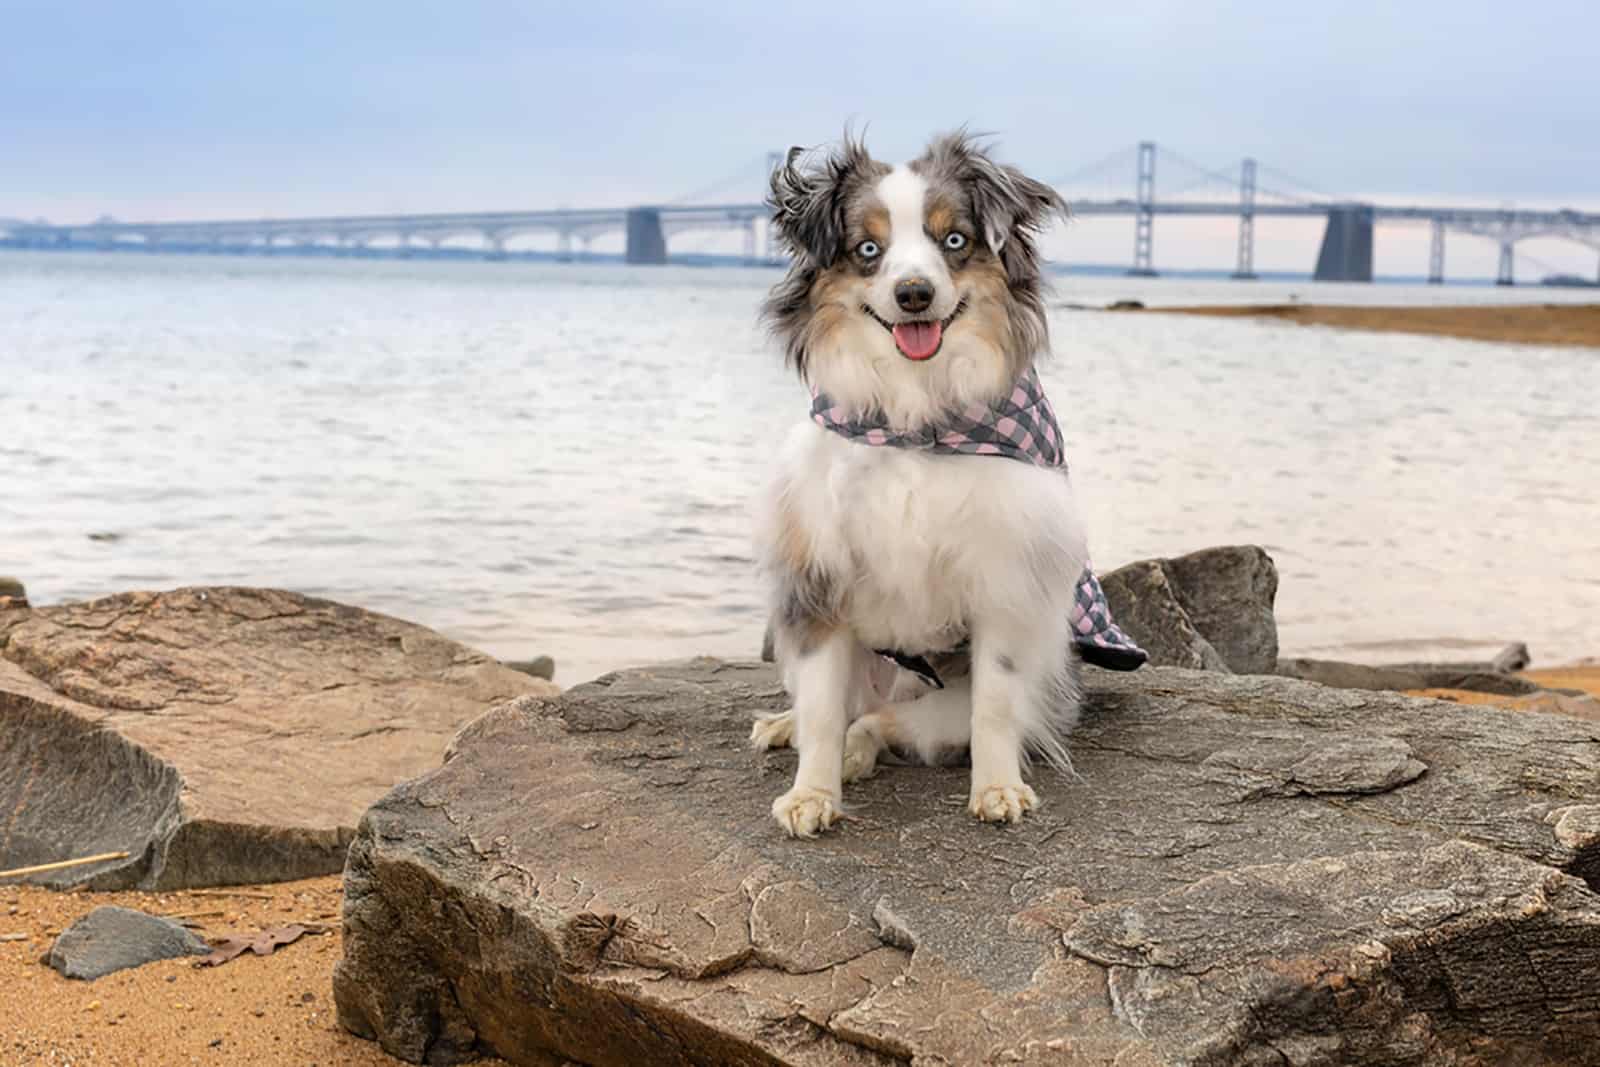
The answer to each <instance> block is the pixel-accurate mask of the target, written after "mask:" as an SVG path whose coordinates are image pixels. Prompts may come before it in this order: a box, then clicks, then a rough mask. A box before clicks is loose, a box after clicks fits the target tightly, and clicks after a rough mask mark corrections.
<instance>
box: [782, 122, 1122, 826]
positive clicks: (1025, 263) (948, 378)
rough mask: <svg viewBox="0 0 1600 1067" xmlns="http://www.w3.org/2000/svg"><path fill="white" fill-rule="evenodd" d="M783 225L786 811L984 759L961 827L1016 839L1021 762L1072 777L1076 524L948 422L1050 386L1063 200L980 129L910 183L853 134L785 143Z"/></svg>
mask: <svg viewBox="0 0 1600 1067" xmlns="http://www.w3.org/2000/svg"><path fill="white" fill-rule="evenodd" d="M768 206H769V207H770V208H771V210H772V223H773V226H774V233H775V235H776V236H777V237H778V238H779V239H780V241H781V242H782V244H783V245H784V246H785V247H786V249H787V251H788V252H789V253H790V254H791V256H792V259H791V265H790V266H789V268H788V271H787V273H786V275H785V276H784V278H783V279H782V280H781V281H780V282H779V283H778V284H777V285H776V286H774V287H773V289H772V291H771V293H770V294H769V295H768V298H767V300H766V302H765V304H764V306H763V309H762V315H763V318H764V320H765V322H766V324H767V325H768V327H769V329H770V330H771V331H772V333H773V334H774V335H775V337H776V338H777V339H778V340H779V341H780V342H781V344H782V347H783V349H784V352H785V356H786V361H787V363H788V365H789V366H790V367H791V368H793V369H794V370H795V371H797V372H798V374H799V375H800V377H801V378H802V379H803V380H804V381H805V382H806V383H807V384H808V385H809V386H810V387H811V389H812V392H813V398H814V403H813V412H812V416H813V417H812V419H810V420H808V421H807V422H805V423H803V424H801V425H800V426H798V427H796V428H795V430H794V432H793V433H792V434H790V435H789V436H788V438H787V439H786V440H785V442H784V443H783V445H782V446H781V449H780V450H779V451H778V454H777V462H776V473H775V475H774V477H773V479H772V481H771V484H770V486H769V488H768V490H767V491H766V493H765V494H764V496H763V498H762V500H761V503H760V505H759V509H758V521H757V538H756V540H757V554H758V558H759V562H760V565H761V570H762V573H763V575H764V580H765V583H766V585H767V588H768V592H769V595H770V608H771V618H772V620H773V630H774V647H775V652H776V658H777V661H778V663H779V665H780V667H781V669H782V671H783V677H784V683H785V686H786V688H787V689H788V692H789V694H790V696H791V697H792V699H793V707H792V709H791V710H790V711H788V712H784V713H782V714H780V715H773V716H766V717H762V718H760V719H758V720H757V721H756V723H755V725H754V727H753V729H752V733H751V740H752V743H753V744H754V745H755V746H756V747H757V748H763V749H764V748H770V747H774V746H780V745H787V744H792V745H793V746H794V747H795V748H796V749H797V750H798V754H799V764H798V767H797V769H796V773H795V778H794V784H793V786H792V788H790V789H789V790H788V791H787V792H785V793H784V794H783V795H781V796H779V797H778V798H777V799H776V800H774V801H773V804H772V814H773V817H774V818H775V819H776V820H777V822H778V824H779V825H780V826H781V827H782V828H783V829H784V830H785V831H787V832H788V833H789V834H791V835H793V836H796V837H811V836H814V835H816V834H817V833H819V832H820V831H823V830H827V829H828V828H829V827H831V826H832V825H833V824H834V823H835V822H836V821H837V820H838V819H839V817H840V814H841V811H842V801H841V792H842V787H843V783H845V782H847V781H854V780H856V779H860V778H864V777H867V776H869V775H871V774H872V773H873V770H874V768H875V767H876V765H877V761H878V758H879V756H880V755H881V754H882V753H883V751H884V750H885V749H886V748H893V749H895V750H897V751H904V752H908V753H910V754H912V755H914V756H915V757H916V758H918V759H920V760H922V761H923V762H926V763H930V764H932V763H939V762H942V761H943V760H945V759H946V758H947V757H948V756H949V754H951V753H952V752H956V753H959V752H960V751H961V750H963V749H969V750H970V758H971V768H972V769H971V782H970V790H969V800H968V807H969V810H970V811H971V813H972V814H973V815H975V816H977V817H978V818H979V819H981V820H983V821H985V822H995V823H1015V822H1017V821H1019V820H1021V819H1022V817H1023V816H1024V814H1025V813H1026V812H1028V811H1030V810H1032V809H1033V808H1035V807H1036V806H1037V805H1038V804H1039V799H1038V796H1037V794H1036V793H1035V792H1034V790H1033V789H1032V788H1030V787H1029V786H1028V785H1027V784H1026V783H1025V782H1024V781H1023V771H1024V769H1025V767H1026V766H1027V765H1028V764H1029V762H1030V759H1031V758H1037V759H1041V760H1042V761H1043V762H1044V763H1046V764H1048V765H1052V766H1055V767H1058V768H1063V769H1069V768H1070V763H1069V759H1068V755H1067V748H1066V737H1067V735H1068V733H1069V731H1070V730H1071V728H1072V726H1073V725H1074V723H1075V722H1076V720H1077V716H1078V702H1079V697H1078V660H1077V656H1076V654H1075V652H1074V639H1075V636H1076V635H1075V634H1074V633H1073V631H1072V622H1071V616H1072V614H1073V608H1074V592H1075V582H1074V579H1075V578H1076V577H1077V576H1078V575H1080V574H1085V575H1088V574H1090V572H1089V570H1088V550H1087V546H1086V537H1085V532H1084V526H1083V522H1082V520H1081V518H1080V516H1079V511H1078V507H1077V504H1076V502H1075V500H1074V497H1073V492H1072V488H1071V485H1070V483H1069V481H1068V479H1067V477H1066V474H1065V472H1064V469H1063V468H1062V467H1060V466H1059V458H1057V459H1056V461H1055V463H1054V464H1050V463H1045V462H1040V461H1038V460H1037V459H1035V460H1034V461H1033V462H1014V461H1012V460H1011V459H1006V458H997V456H1002V457H1003V456H1004V455H1005V453H1004V452H997V451H995V450H994V449H993V448H992V447H989V446H988V445H987V444H986V443H985V442H983V441H979V442H978V443H977V445H973V443H972V441H971V440H967V441H966V445H965V446H964V445H962V444H959V443H958V444H955V445H951V446H950V448H949V449H941V448H939V447H938V446H939V444H940V443H941V442H944V443H946V444H948V443H949V441H948V439H949V437H950V432H949V426H950V425H951V420H952V418H954V417H956V416H957V414H958V413H962V412H971V411H978V412H983V411H1001V412H1005V411H1008V410H1009V409H1007V408H1006V405H1007V404H1009V403H1012V401H1013V399H1014V398H1016V397H1019V396H1023V395H1024V393H1023V387H1024V386H1025V385H1028V383H1032V385H1031V388H1034V389H1036V388H1037V378H1036V376H1035V375H1034V372H1033V367H1034V362H1035V360H1037V359H1040V358H1041V357H1043V356H1044V355H1046V354H1047V352H1048V348H1049V337H1048V328H1047V324H1046V320H1045V310H1044V302H1043V288H1044V287H1043V282H1042V278H1041V265H1040V256H1039V251H1038V246H1037V240H1038V237H1039V234H1040V233H1041V232H1042V230H1043V229H1044V228H1045V227H1046V226H1047V225H1049V224H1050V222H1051V221H1052V219H1053V218H1054V217H1057V216H1060V217H1063V218H1064V217H1065V216H1066V214H1067V209H1066V204H1065V203H1064V202H1063V200H1062V199H1061V197H1060V196H1059V195H1058V194H1057V193H1056V192H1055V191H1054V190H1053V189H1051V188H1050V187H1049V186H1048V185H1045V184H1043V183H1041V182H1039V181H1036V180H1034V179H1032V178H1030V177H1028V176H1027V175H1025V174H1023V173H1022V172H1021V171H1020V170H1018V169H1016V168H1015V167H1011V166H1007V165H1002V164H1000V163H998V162H996V161H995V160H994V159H992V158H991V156H990V154H989V150H988V148H987V146H985V145H984V144H983V143H981V142H979V141H978V140H977V139H975V138H973V137H971V136H969V135H967V134H966V133H965V132H958V133H955V134H951V135H947V136H943V137H939V138H937V139H935V140H934V141H932V143H931V144H929V145H928V147H927V149H926V151H925V152H924V153H923V154H922V155H921V156H919V157H918V158H916V159H914V160H912V161H911V162H909V163H905V164H901V165H898V166H890V165H888V164H885V163H881V162H879V161H877V160H875V159H873V158H872V157H871V155H870V154H869V153H868V151H867V149H866V146H865V144H864V142H863V141H862V140H860V139H857V138H853V137H852V136H851V135H850V134H849V133H848V132H847V133H846V135H845V138H844V140H843V142H842V143H841V144H839V145H838V146H836V147H834V148H832V149H830V150H827V151H826V152H824V153H821V154H820V155H819V154H817V153H807V152H805V151H804V150H802V149H798V148H796V149H791V150H790V152H789V153H788V157H787V159H786V160H785V161H784V162H783V163H782V164H781V165H780V166H779V167H778V169H777V170H776V171H775V172H774V173H773V175H772V179H771V194H770V197H769V199H768ZM1027 395H1031V394H1027ZM1037 399H1038V400H1039V402H1040V403H1041V404H1044V401H1043V394H1042V392H1040V393H1039V394H1038V398H1037ZM1018 402H1019V403H1020V401H1018ZM1024 406H1026V405H1024ZM1044 412H1045V414H1046V415H1048V405H1047V404H1044ZM1005 417H1006V416H1002V417H1001V419H1000V420H999V421H1000V424H1001V425H1002V426H1006V425H1007V424H1006V423H1005V422H1004V421H1003V419H1004V418H1005ZM1022 417H1023V418H1024V421H1025V420H1026V416H1022ZM996 421H997V420H994V419H991V420H988V421H987V422H986V423H985V425H986V426H988V427H989V430H992V429H993V426H994V424H995V422H996ZM1048 423H1049V426H1048V427H1041V426H1035V428H1034V429H1035V433H1034V434H1033V435H1032V436H1034V437H1047V436H1049V432H1048V431H1052V430H1054V425H1055V423H1054V417H1053V416H1049V418H1048ZM1041 431H1042V432H1041ZM958 436H959V435H958ZM977 436H979V437H983V436H984V434H982V433H980V434H978V435H977ZM989 436H993V434H992V433H990V434H989ZM906 442H912V443H913V444H912V446H910V447H907V446H906V444H905V443H906ZM927 442H932V444H929V445H928V446H927V447H922V445H923V444H924V443H927ZM885 443H889V444H897V445H899V446H900V447H872V446H873V445H878V444H885ZM1056 444H1057V445H1059V442H1056ZM966 446H972V447H966ZM1022 458H1028V457H1022ZM1090 580H1091V581H1092V576H1091V579H1090ZM1096 589H1098V586H1097V585H1096ZM952 650H954V651H952ZM1140 655H1141V656H1142V652H1141V653H1140ZM890 656H893V657H894V658H893V659H891V658H889V657H890ZM930 661H931V662H936V663H937V664H938V667H937V669H936V670H935V669H928V670H922V667H928V666H929V664H930ZM902 664H909V665H912V666H914V667H917V668H918V669H917V670H916V671H912V670H907V669H905V668H904V667H903V666H901V665H902ZM918 665H920V666H918ZM930 683H934V684H930Z"/></svg>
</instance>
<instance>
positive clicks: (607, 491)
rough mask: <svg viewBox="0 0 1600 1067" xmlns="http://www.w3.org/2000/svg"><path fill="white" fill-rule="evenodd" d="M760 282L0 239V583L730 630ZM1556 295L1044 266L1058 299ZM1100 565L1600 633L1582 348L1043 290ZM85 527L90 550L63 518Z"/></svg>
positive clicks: (1408, 639)
mask: <svg viewBox="0 0 1600 1067" xmlns="http://www.w3.org/2000/svg"><path fill="white" fill-rule="evenodd" d="M772 278H773V275H772V274H769V273H766V272H761V271H744V270H729V271H711V270H686V269H676V268H654V269H627V268H620V267H573V266H542V265H531V264H504V263H501V264H459V263H457V264H432V263H429V264H419V263H400V262H387V263H386V262H376V263H375V262H317V261H295V262H281V261H266V260H245V259H206V258H193V259H188V258H179V257H155V258H149V259H145V258H139V257H133V256H104V257H100V256H91V255H55V256H50V255H37V254H25V253H0V427H3V428H4V432H3V433H0V573H11V574H15V575H16V576H18V577H20V578H22V579H23V580H24V581H25V582H26V583H27V585H28V588H29V592H30V594H32V595H33V597H34V598H35V599H36V600H37V601H41V602H50V601H56V600H61V599H68V598H79V597H90V596H96V595H101V594H105V593H111V592H117V591H121V590H126V589H130V588H163V587H171V586H175V585H181V584H191V583H248V584H262V585H274V586H282V587H287V588H292V589H299V590H303V591H306V592H311V593H316V594H319V595H324V596H329V597H333V598H335V599H339V600H344V601H348V602H351V603H355V604H360V605H363V606H366V607H371V608H375V609H378V610H381V611H385V612H389V613H392V614H395V615H399V616H402V617H405V618H408V619H413V620H416V621H419V622H422V623H425V624H427V625H430V626H433V627H435V628H437V629H439V630H442V631H444V632H445V633H447V634H449V635H451V636H453V637H456V638H458V639H460V640H463V641H466V642H468V643H469V644H474V645H477V646H479V647H482V648H484V649H486V650H488V651H490V652H492V653H495V654H497V655H501V656H505V657H512V656H519V657H520V656H525V655H532V654H536V653H549V654H551V655H554V656H555V657H556V660H557V662H558V664H559V674H558V678H559V679H560V680H561V681H564V682H567V683H572V682H576V681H579V680H582V679H584V678H586V677H590V676H592V675H594V674H596V673H598V672H599V671H602V670H605V669H609V668H613V667H620V666H626V665H630V664H636V663H641V662H646V661H649V660H653V659H659V658H662V657H669V656H680V655H687V654H692V653H700V652H708V653H718V654H733V655H741V654H749V653H751V652H753V651H754V650H755V649H756V648H757V647H758V643H759V640H760V636H761V630H762V621H763V620H762V613H761V609H760V606H759V599H758V595H757V589H756V583H755V580H754V576H753V573H752V566H751V553H750V549H749V545H748V529H749V520H748V501H749V499H750V497H751V493H752V489H753V487H754V486H755V485H756V484H757V482H758V481H759V479H760V478H761V477H762V472H763V470H764V466H765V462H766V458H767V456H768V455H769V453H770V451H771V448H772V443H773V441H774V440H775V439H776V438H777V437H778V435H780V434H781V433H782V432H783V431H784V430H785V429H786V428H787V426H788V425H789V424H790V423H791V422H793V421H795V420H797V419H799V418H801V417H803V415H804V412H805V406H806V399H807V398H806V395H805V393H804V391H803V389H802V388H801V387H800V386H799V385H798V384H796V383H795V382H794V381H793V380H791V379H789V378H788V377H786V375H785V374H784V372H783V371H782V369H781V366H780V362H779V360H778V358H777V357H776V355H775V354H773V352H772V351H771V350H770V349H769V348H768V347H767V346H766V344H765V343H764V341H763V339H762V337H761V336H760V335H759V333H758V332H757V329H756V327H755V324H754V316H755V307H756V303H757V301H758V299H759V297H760V295H761V292H762V290H763V289H764V287H765V286H766V285H768V284H770V282H771V280H772ZM1291 291H1298V292H1299V293H1300V294H1302V296H1304V297H1305V298H1307V299H1316V300H1319V301H1346V302H1357V301H1361V302H1371V303H1417V302H1423V301H1448V302H1459V301H1467V300H1472V301H1484V300H1497V299H1502V300H1503V299H1512V300H1519V301H1533V300H1550V299H1583V294H1581V293H1565V294H1563V293H1556V292H1550V291H1530V290H1523V291H1520V292H1514V293H1505V292H1498V291H1495V290H1492V289H1481V290H1469V289H1456V288H1452V289H1447V290H1439V289H1426V288H1420V287H1419V288H1416V289H1402V288H1395V287H1387V286H1386V287H1370V286H1348V287H1345V286H1315V287H1313V286H1310V285H1301V286H1298V287H1295V286H1285V285H1266V284H1242V283H1231V282H1218V283H1186V282H1161V281H1133V280H1123V279H1071V278H1069V279H1065V280H1063V281H1062V282H1061V283H1060V284H1059V285H1058V289H1057V294H1056V299H1057V300H1058V301H1061V302H1071V301H1078V302H1088V303H1097V302H1105V301H1108V300H1112V299H1117V298H1122V297H1138V298H1141V299H1144V300H1146V301H1147V302H1150V303H1163V302H1164V303H1169V304H1171V303H1190V302H1217V301H1222V300H1231V301H1258V300H1279V299H1284V298H1286V297H1287V295H1288V294H1289V293H1290V292H1291ZM1052 319H1053V321H1052V328H1053V330H1054V336H1055V338H1056V350H1057V354H1058V355H1057V359H1056V360H1055V361H1054V362H1053V363H1052V364H1051V365H1050V367H1049V368H1048V369H1047V370H1046V372H1045V375H1044V376H1045V380H1046V382H1047V384H1048V385H1049V387H1050V389H1051V395H1052V398H1053V400H1054V402H1055V406H1056V409H1057V411H1058V412H1059V413H1060V414H1061V416H1062V419H1063V422H1064V423H1065V428H1066V433H1067V438H1068V443H1069V453H1068V454H1069V458H1070V460H1071V462H1072V464H1073V469H1074V472H1075V475H1074V476H1075V480H1076V484H1077V486H1078V490H1079V492H1080V494H1081V495H1082V497H1083V499H1084V503H1085V510H1086V512H1087V515H1088V517H1089V521H1090V531H1091V544H1092V546H1093V548H1094V552H1095V557H1096V561H1097V563H1098V564H1099V566H1100V567H1101V568H1102V569H1109V568H1110V567H1112V566H1115V565H1117V564H1119V563H1122V562H1124V561H1127V560H1130V559H1135V558H1139V557H1144V556H1151V555H1162V554H1173V553H1179V552H1183V551H1186V550H1189V549H1192V548H1198V547H1201V546H1204V545H1210V544H1217V543H1224V542H1241V541H1249V542H1256V543H1259V544H1262V545H1265V546H1267V548H1268V549H1269V550H1270V551H1271V552H1272V554H1273V555H1274V557H1275V558H1276V559H1277V561H1278V566H1279V569H1280V572H1281V575H1282V585H1281V589H1280V593H1279V601H1278V604H1279V624H1280V627H1281V630H1282V638H1283V644H1284V648H1285V650H1286V651H1288V652H1297V653H1309V654H1319V655H1338V656H1349V657H1359V658H1373V659H1383V658H1388V659H1394V658H1408V657H1420V656H1426V655H1439V654H1443V655H1449V656H1453V657H1460V656H1462V655H1470V654H1473V653H1475V652H1476V651H1477V650H1478V649H1479V648H1487V649H1492V648H1494V647H1497V646H1498V645H1499V644H1500V643H1502V642H1505V641H1509V640H1513V639H1520V640H1526V641H1527V642H1529V644H1530V645H1531V646H1532V647H1533V651H1534V654H1535V657H1536V659H1537V660H1538V661H1540V662H1542V663H1546V664H1551V663H1556V662H1564V661H1569V660H1573V659H1578V658H1581V657H1586V656H1593V655H1597V654H1600V406H1597V396H1600V389H1597V387H1600V351H1596V350H1588V349H1554V348H1540V347H1529V346H1513V345H1496V344H1483V343H1474V342H1463V341H1452V340H1443V339H1434V338H1426V337H1403V336H1395V335H1389V336H1384V335H1376V334H1361V333H1353V332H1351V333H1342V332H1336V331H1329V330H1321V329H1304V328H1299V327H1294V326H1281V325H1270V324H1258V323H1252V322H1240V321H1222V320H1208V319H1203V318H1189V317H1183V316H1165V315H1162V316H1125V315H1109V314H1103V313H1098V312H1083V311H1071V310H1058V311H1056V312H1054V313H1053V316H1052ZM91 533H94V534H112V535H115V536H114V537H113V538H112V539H100V540H91V539H90V537H89V535H90V534H91Z"/></svg>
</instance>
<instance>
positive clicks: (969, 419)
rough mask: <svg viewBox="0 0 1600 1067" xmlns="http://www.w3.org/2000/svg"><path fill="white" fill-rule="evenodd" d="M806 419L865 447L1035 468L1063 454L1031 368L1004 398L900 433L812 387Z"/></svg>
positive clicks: (1058, 461)
mask: <svg viewBox="0 0 1600 1067" xmlns="http://www.w3.org/2000/svg"><path fill="white" fill-rule="evenodd" d="M811 419H812V421H813V422H815V423H816V424H817V425H819V426H822V427H825V428H826V429H829V430H832V431H833V432H834V433H836V434H840V435H841V436H843V437H847V438H849V439H850V440H852V441H860V442H862V443H863V444H868V445H890V446H891V447H894V448H919V449H922V450H923V451H925V452H941V453H944V454H946V455H959V454H966V455H971V456H1005V457H1006V458H1007V459H1019V460H1021V461H1022V462H1024V463H1033V464H1036V465H1038V466H1040V467H1060V466H1062V465H1063V463H1064V461H1065V458H1066V457H1065V456H1064V455H1063V454H1062V451H1061V426H1060V424H1058V423H1057V422H1056V413H1055V412H1054V411H1051V410H1050V401H1049V400H1048V399H1046V398H1045V395H1044V386H1042V385H1040V384H1039V375H1038V374H1037V373H1036V372H1035V371H1034V369H1033V368H1032V367H1029V368H1028V370H1027V373H1025V374H1023V376H1022V377H1021V378H1020V379H1018V380H1017V384H1016V386H1015V387H1013V388H1012V390H1011V395H1010V396H1008V397H1006V398H1005V399H1004V400H1001V401H998V402H996V403H994V404H974V405H973V406H972V407H969V408H967V409H966V410H965V411H962V412H959V413H958V414H955V415H953V416H951V417H950V418H949V419H948V420H947V421H946V422H945V423H944V424H943V425H942V426H926V427H923V428H922V429H920V430H912V431H907V432H903V433H902V432H901V431H899V430H891V429H889V426H888V422H887V421H886V420H885V419H884V417H883V415H882V414H881V413H878V414H876V415H870V416H865V417H857V418H853V419H852V418H850V417H849V415H848V414H847V413H846V412H845V410H844V409H843V408H841V407H838V406H836V405H835V404H834V402H833V401H832V400H831V399H829V397H828V394H827V393H819V392H817V391H816V390H812V393H811Z"/></svg>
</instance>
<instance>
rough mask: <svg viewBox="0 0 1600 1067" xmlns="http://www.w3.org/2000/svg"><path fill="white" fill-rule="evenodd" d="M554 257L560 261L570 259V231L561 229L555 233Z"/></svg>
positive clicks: (566, 261) (565, 261)
mask: <svg viewBox="0 0 1600 1067" xmlns="http://www.w3.org/2000/svg"><path fill="white" fill-rule="evenodd" d="M556 259H557V260H558V261H559V262H562V263H570V262H571V261H572V231H571V230H562V231H561V232H560V233H558V234H556Z"/></svg>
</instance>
